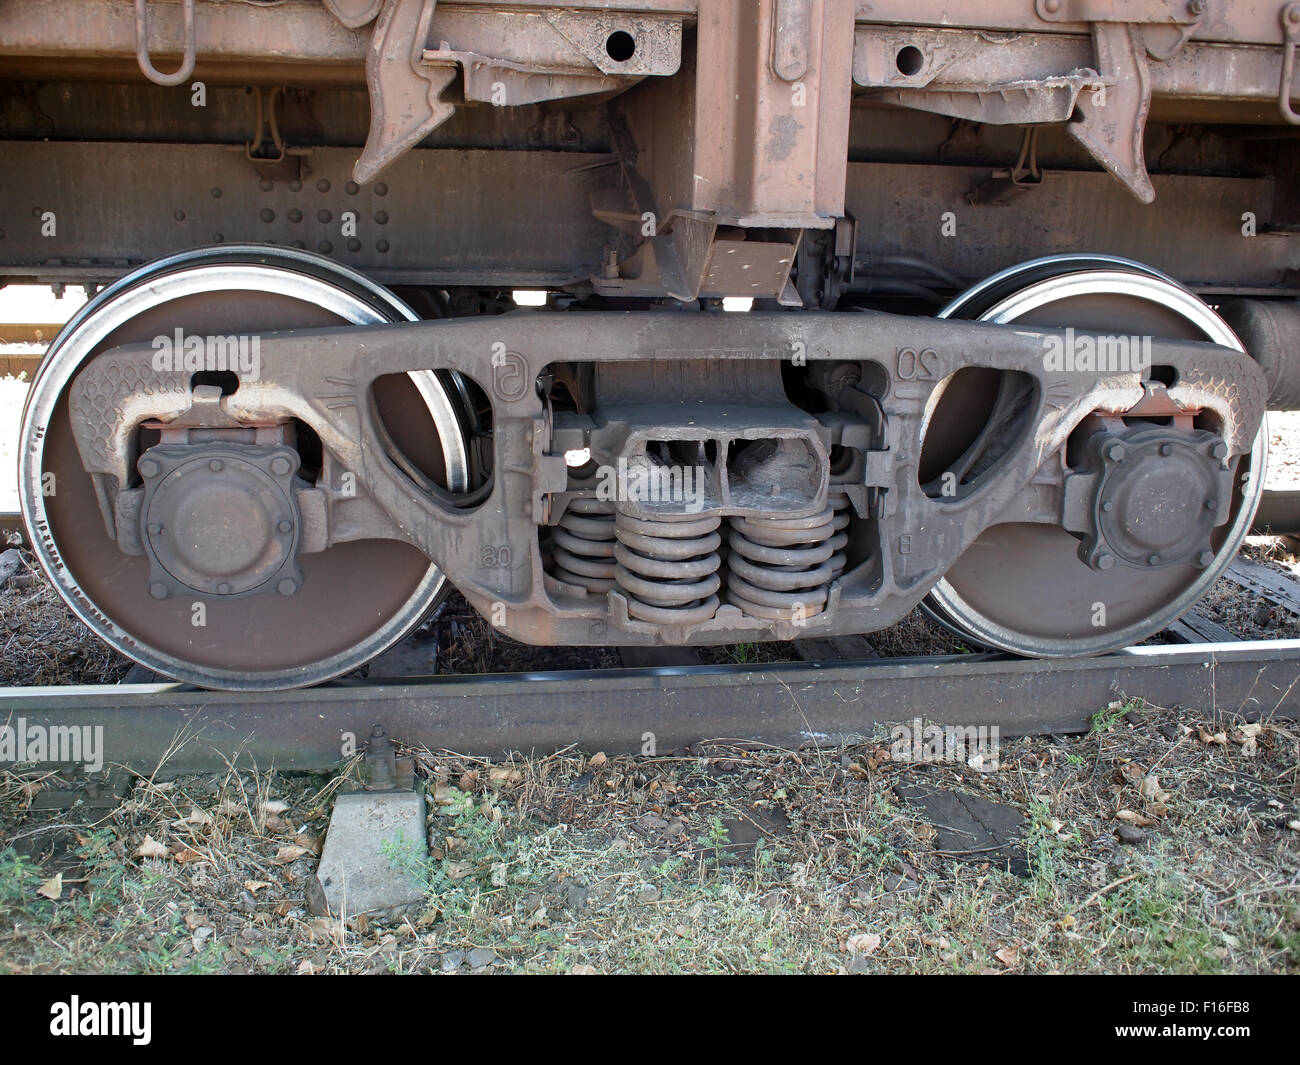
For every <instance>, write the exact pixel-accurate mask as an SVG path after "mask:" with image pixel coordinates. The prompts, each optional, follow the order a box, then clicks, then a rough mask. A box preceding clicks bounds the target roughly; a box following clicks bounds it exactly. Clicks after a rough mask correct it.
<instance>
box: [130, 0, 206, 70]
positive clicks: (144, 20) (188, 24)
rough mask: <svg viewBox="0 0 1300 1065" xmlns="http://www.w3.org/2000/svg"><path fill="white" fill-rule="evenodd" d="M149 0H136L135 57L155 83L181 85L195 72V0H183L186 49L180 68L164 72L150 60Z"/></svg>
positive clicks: (141, 68)
mask: <svg viewBox="0 0 1300 1065" xmlns="http://www.w3.org/2000/svg"><path fill="white" fill-rule="evenodd" d="M148 3H149V0H135V58H136V62H138V63H139V64H140V70H141V72H142V73H143V74H144V76H145V77H146V78H148V79H149V80H150V81H152V82H153V83H154V84H155V85H179V84H181V82H183V81H187V80H188V79H189V76H190V75H191V74H193V73H194V51H195V49H194V0H181V10H182V12H183V14H184V17H185V51H184V54H183V56H182V58H181V65H180V69H178V70H177V71H176V73H174V74H164V73H162V72H161V71H160V70H158V68H157V67H155V66H154V65H153V63H152V62H150V60H149V11H148Z"/></svg>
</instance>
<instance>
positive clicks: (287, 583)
mask: <svg viewBox="0 0 1300 1065" xmlns="http://www.w3.org/2000/svg"><path fill="white" fill-rule="evenodd" d="M275 590H276V591H277V592H279V593H280V594H281V595H293V593H294V592H296V591H297V590H298V585H297V583H296V582H295V581H292V580H290V579H289V578H288V577H285V578H284V580H282V581H281V582H280V583H279V584H277V585H276V586H275Z"/></svg>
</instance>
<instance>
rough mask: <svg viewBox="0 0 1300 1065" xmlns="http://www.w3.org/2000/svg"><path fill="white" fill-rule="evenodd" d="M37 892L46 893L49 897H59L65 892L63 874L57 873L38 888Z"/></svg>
mask: <svg viewBox="0 0 1300 1065" xmlns="http://www.w3.org/2000/svg"><path fill="white" fill-rule="evenodd" d="M36 894H38V895H44V896H45V897H46V898H47V899H50V900H53V899H57V898H58V897H59V896H60V895H62V894H63V874H62V873H55V874H54V875H53V876H52V877H50V878H49V880H47V881H45V883H44V884H42V885H41V886H40V887H38V888H37V889H36Z"/></svg>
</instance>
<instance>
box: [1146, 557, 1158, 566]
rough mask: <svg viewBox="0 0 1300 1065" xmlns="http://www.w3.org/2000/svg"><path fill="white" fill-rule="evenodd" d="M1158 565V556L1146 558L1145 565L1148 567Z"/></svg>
mask: <svg viewBox="0 0 1300 1065" xmlns="http://www.w3.org/2000/svg"><path fill="white" fill-rule="evenodd" d="M1159 564H1160V556H1159V555H1150V556H1148V557H1147V565H1148V566H1158V565H1159Z"/></svg>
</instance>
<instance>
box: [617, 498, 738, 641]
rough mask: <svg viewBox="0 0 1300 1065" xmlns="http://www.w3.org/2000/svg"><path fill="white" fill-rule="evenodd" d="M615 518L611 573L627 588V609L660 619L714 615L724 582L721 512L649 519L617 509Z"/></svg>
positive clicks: (649, 618) (691, 619)
mask: <svg viewBox="0 0 1300 1065" xmlns="http://www.w3.org/2000/svg"><path fill="white" fill-rule="evenodd" d="M614 524H615V535H616V536H617V537H618V543H617V545H616V546H615V548H614V557H615V558H616V559H617V560H618V566H617V567H616V568H615V570H614V576H615V579H616V580H617V581H618V585H619V587H620V588H621V589H622V590H623V591H624V592H625V593H626V594H627V601H628V602H627V612H628V614H629V615H631V616H632V617H634V618H637V619H639V620H641V621H649V622H655V623H658V624H661V625H680V624H692V623H695V622H700V621H707V620H708V619H709V618H711V617H713V615H714V614H715V613H716V612H717V609H718V597H717V595H716V594H715V593H716V592H717V590H718V588H719V587H720V586H721V584H722V580H721V578H720V577H719V576H718V567H719V565H721V562H722V559H721V557H720V556H719V555H718V548H719V547H720V546H721V545H722V537H721V535H720V534H719V533H718V528H719V527H720V526H721V525H722V519H721V518H720V517H717V516H716V515H715V516H713V517H695V516H691V517H686V518H681V517H674V518H672V519H668V518H661V519H654V520H647V519H645V518H634V517H632V516H631V515H630V514H624V513H622V512H621V511H620V512H619V513H618V514H617V515H616V517H615V520H614Z"/></svg>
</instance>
